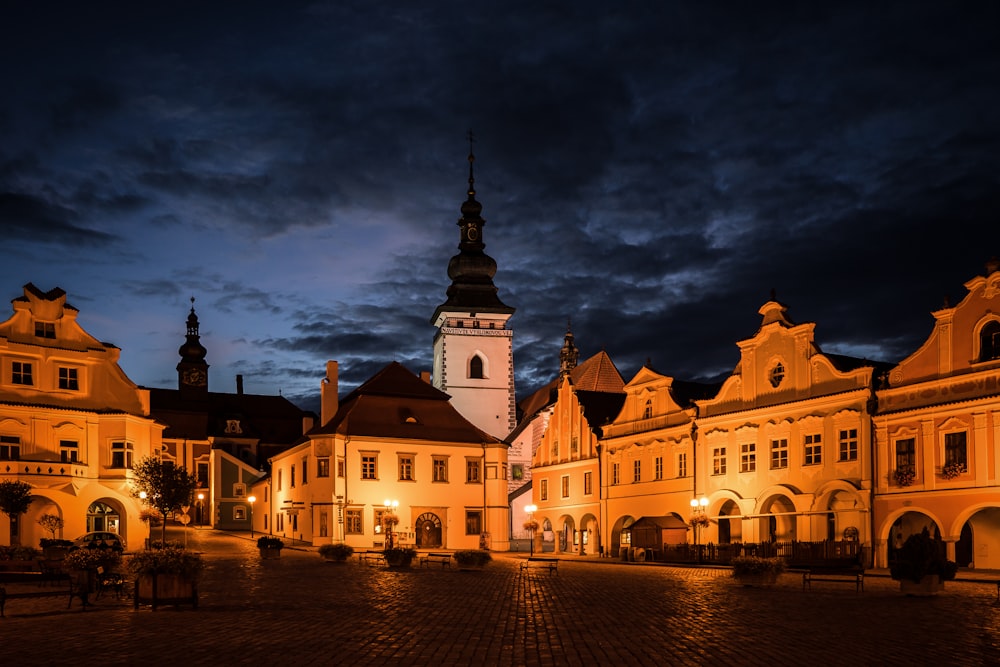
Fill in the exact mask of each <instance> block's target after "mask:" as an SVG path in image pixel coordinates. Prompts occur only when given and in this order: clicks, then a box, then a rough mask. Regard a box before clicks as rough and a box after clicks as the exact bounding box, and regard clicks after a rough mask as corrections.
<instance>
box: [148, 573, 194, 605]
mask: <svg viewBox="0 0 1000 667" xmlns="http://www.w3.org/2000/svg"><path fill="white" fill-rule="evenodd" d="M134 602H135V605H134V606H135V608H136V609H138V608H139V605H140V604H149V605H152V606H153V611H156V607H157V606H159V605H164V604H172V605H178V604H189V605H191V606H192V607H194V608H195V609H197V608H198V586H197V584H196V583H195V580H194V579H193V578H192V577H189V576H187V575H183V574H141V575H139V578H138V579H136V582H135V601H134Z"/></svg>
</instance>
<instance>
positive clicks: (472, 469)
mask: <svg viewBox="0 0 1000 667" xmlns="http://www.w3.org/2000/svg"><path fill="white" fill-rule="evenodd" d="M481 477H482V476H481V474H480V470H479V459H466V460H465V481H466V482H468V483H470V484H478V483H479V481H480V479H481Z"/></svg>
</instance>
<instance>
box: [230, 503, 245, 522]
mask: <svg viewBox="0 0 1000 667" xmlns="http://www.w3.org/2000/svg"><path fill="white" fill-rule="evenodd" d="M233 519H234V520H236V521H246V519H247V508H246V506H245V505H237V506H235V507H234V508H233Z"/></svg>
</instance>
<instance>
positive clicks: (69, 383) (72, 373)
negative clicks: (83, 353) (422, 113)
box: [59, 368, 80, 391]
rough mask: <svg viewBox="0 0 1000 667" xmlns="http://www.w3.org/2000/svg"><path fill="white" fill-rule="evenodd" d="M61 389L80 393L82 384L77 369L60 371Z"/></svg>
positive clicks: (61, 369) (62, 369)
mask: <svg viewBox="0 0 1000 667" xmlns="http://www.w3.org/2000/svg"><path fill="white" fill-rule="evenodd" d="M59 388H60V389H68V390H70V391H78V390H79V389H80V382H79V379H78V377H77V370H76V369H75V368H60V369H59Z"/></svg>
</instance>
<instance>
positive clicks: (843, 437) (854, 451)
mask: <svg viewBox="0 0 1000 667" xmlns="http://www.w3.org/2000/svg"><path fill="white" fill-rule="evenodd" d="M857 460H858V429H856V428H842V429H840V430H839V431H838V433H837V461H840V462H844V463H846V462H848V461H857Z"/></svg>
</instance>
